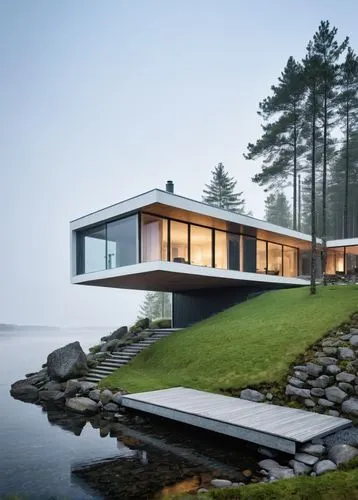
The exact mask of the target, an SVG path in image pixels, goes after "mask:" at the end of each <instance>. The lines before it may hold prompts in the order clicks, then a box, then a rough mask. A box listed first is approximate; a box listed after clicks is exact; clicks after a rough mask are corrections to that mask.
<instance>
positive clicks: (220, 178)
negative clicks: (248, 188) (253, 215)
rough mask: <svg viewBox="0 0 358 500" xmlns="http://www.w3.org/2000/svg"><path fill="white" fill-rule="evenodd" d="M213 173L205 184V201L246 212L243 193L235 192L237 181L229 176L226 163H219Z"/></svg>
mask: <svg viewBox="0 0 358 500" xmlns="http://www.w3.org/2000/svg"><path fill="white" fill-rule="evenodd" d="M211 174H212V179H211V181H210V183H209V184H205V187H206V189H204V190H203V193H204V194H203V201H204V202H205V203H208V204H209V205H214V206H216V207H219V208H224V209H226V210H231V211H232V212H237V213H244V210H245V200H244V199H243V198H242V194H243V193H242V192H241V193H235V187H236V184H237V181H236V180H235V179H234V178H233V177H230V176H229V174H228V172H227V171H226V170H225V167H224V165H223V164H222V163H218V165H216V166H215V167H214V170H212V171H211Z"/></svg>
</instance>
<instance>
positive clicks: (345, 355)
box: [338, 347, 356, 361]
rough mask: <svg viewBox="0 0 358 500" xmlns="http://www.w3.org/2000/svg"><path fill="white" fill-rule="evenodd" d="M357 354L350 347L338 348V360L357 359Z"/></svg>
mask: <svg viewBox="0 0 358 500" xmlns="http://www.w3.org/2000/svg"><path fill="white" fill-rule="evenodd" d="M355 357H356V356H355V354H354V352H353V351H352V349H350V348H349V347H339V348H338V358H339V359H341V360H343V361H345V360H349V361H350V360H352V359H355Z"/></svg>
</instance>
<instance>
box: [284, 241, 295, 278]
mask: <svg viewBox="0 0 358 500" xmlns="http://www.w3.org/2000/svg"><path fill="white" fill-rule="evenodd" d="M283 275H284V276H297V248H292V247H286V246H284V247H283Z"/></svg>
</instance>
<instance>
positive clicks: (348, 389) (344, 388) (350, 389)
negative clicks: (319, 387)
mask: <svg viewBox="0 0 358 500" xmlns="http://www.w3.org/2000/svg"><path fill="white" fill-rule="evenodd" d="M338 387H339V388H340V389H341V390H342V391H344V392H346V393H347V394H353V393H354V387H353V385H352V384H348V383H347V382H339V384H338Z"/></svg>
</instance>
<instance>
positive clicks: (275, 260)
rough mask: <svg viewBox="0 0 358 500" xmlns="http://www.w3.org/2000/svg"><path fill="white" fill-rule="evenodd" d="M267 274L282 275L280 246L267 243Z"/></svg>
mask: <svg viewBox="0 0 358 500" xmlns="http://www.w3.org/2000/svg"><path fill="white" fill-rule="evenodd" d="M267 274H273V275H276V276H282V246H281V245H278V244H277V243H268V244H267Z"/></svg>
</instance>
